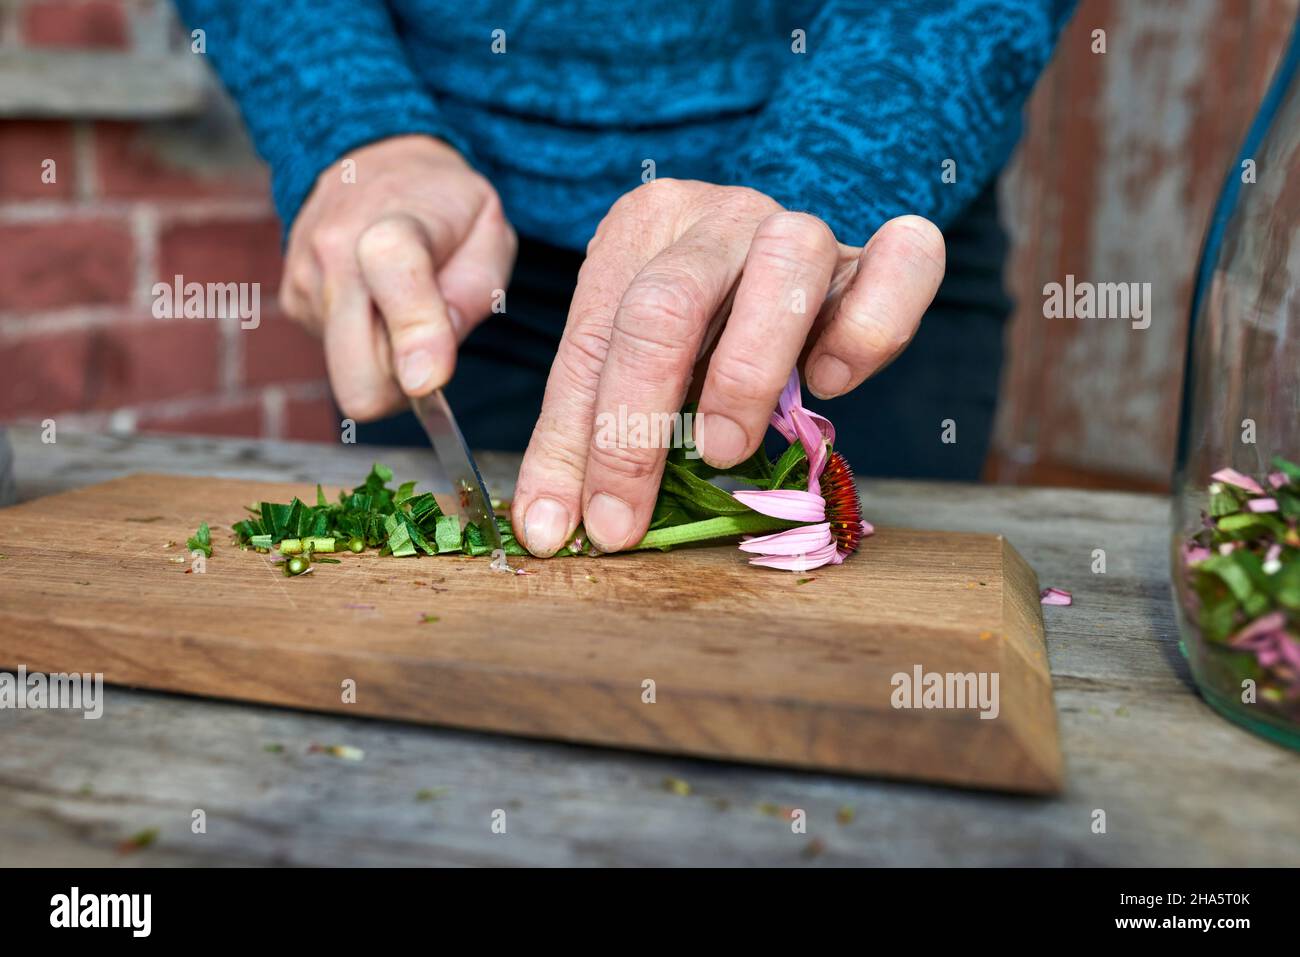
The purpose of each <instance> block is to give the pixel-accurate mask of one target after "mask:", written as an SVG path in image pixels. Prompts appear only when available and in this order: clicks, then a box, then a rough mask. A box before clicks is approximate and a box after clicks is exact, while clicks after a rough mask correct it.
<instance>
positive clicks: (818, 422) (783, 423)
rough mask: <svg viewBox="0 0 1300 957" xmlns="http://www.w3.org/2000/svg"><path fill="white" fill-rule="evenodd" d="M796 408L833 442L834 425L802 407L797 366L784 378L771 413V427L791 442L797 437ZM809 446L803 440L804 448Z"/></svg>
mask: <svg viewBox="0 0 1300 957" xmlns="http://www.w3.org/2000/svg"><path fill="white" fill-rule="evenodd" d="M796 409H797V410H799V411H800V412H802V413H803V414H804V415H805V416H807V417H808V418H809V419H810V420H812V423H813V426H814V427H815V428H816V429H817V431H819V432H820V433H821V434H822V438H824V439H825V440H826V441H827V442H829V443H831V445H834V444H835V426H834V425H832V424H831V420H830V419H828V418H826V416H824V415H818V414H817V413H816V412H812V411H810V410H808V409H805V408H804V405H803V394H802V393H801V392H800V391H799V370H798V369H797V368H796V369H792V370H791V371H790V378H789V379H787V380H786V383H785V388H784V389H782V390H781V397H780V398H779V399H778V400H777V403H776V411H775V412H773V413H772V428H774V429H776V430H777V431H778V432H780V433H781V434H782V435H783V436H785V440H786V441H787V442H793V441H794V440H795V439H796V438H797V437H798V433H797V432H796V430H795V420H794V412H795V410H796ZM809 447H810V443H809V442H804V449H805V450H807V449H808V448H809Z"/></svg>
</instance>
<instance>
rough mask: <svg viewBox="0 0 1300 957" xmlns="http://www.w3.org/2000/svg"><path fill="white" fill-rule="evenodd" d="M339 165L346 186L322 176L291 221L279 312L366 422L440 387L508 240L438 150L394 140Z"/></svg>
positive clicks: (466, 170) (478, 317)
mask: <svg viewBox="0 0 1300 957" xmlns="http://www.w3.org/2000/svg"><path fill="white" fill-rule="evenodd" d="M348 158H349V159H352V160H355V162H356V167H355V177H348V178H349V179H354V180H355V181H352V182H349V181H347V179H345V177H344V175H343V170H342V166H341V165H340V164H339V163H335V164H334V165H332V166H330V167H329V168H328V169H326V170H325V171H324V172H323V173H321V174H320V177H319V178H318V179H317V181H316V185H315V188H314V189H313V190H312V193H311V195H310V196H309V197H308V198H307V201H306V202H305V203H304V204H303V207H302V210H301V211H300V212H299V214H298V218H297V219H296V220H295V221H294V224H293V228H292V230H291V231H290V234H289V248H288V251H287V253H286V255H285V263H284V280H283V282H282V283H281V285H280V304H281V307H282V308H283V309H284V311H285V312H286V313H287V314H288V315H289V316H290V317H291V318H293V319H296V320H298V321H299V322H301V323H302V324H303V325H305V326H307V328H309V329H311V330H312V331H314V332H316V333H317V334H318V335H321V336H322V337H323V338H324V340H325V361H326V366H327V367H328V369H329V377H330V384H331V385H332V386H333V388H334V398H335V400H336V401H337V402H338V404H339V408H340V409H342V410H343V414H344V415H346V416H349V417H350V418H353V419H358V420H361V421H365V420H369V419H376V418H379V417H380V416H382V415H385V414H387V413H390V412H393V411H396V410H397V409H399V408H401V407H402V406H404V405H405V404H406V400H405V399H404V397H403V396H404V395H408V396H414V395H426V394H427V393H429V392H432V391H433V390H434V389H436V388H439V387H440V386H443V385H445V384H446V382H447V380H448V379H450V378H451V373H452V369H453V368H454V367H455V362H456V347H457V345H459V343H460V342H461V340H462V339H464V338H465V336H466V335H467V334H468V333H469V331H470V330H471V329H473V328H474V326H476V325H477V324H478V323H479V322H481V321H482V320H483V319H484V318H486V317H487V316H488V314H489V313H490V312H491V309H492V297H493V294H494V291H495V290H499V289H505V287H506V283H507V281H508V280H509V278H510V271H511V269H512V268H513V267H514V259H515V250H516V247H517V241H516V238H515V233H514V230H513V229H512V228H511V227H510V224H509V223H508V222H507V221H506V218H505V215H504V214H503V213H502V210H501V201H500V199H499V198H498V197H497V194H496V191H495V190H494V189H493V188H492V186H491V184H490V183H488V181H487V180H486V179H484V178H483V177H482V176H480V175H479V174H478V173H476V172H474V170H472V169H471V168H470V167H469V165H468V164H467V163H466V162H465V160H464V159H463V158H462V157H461V155H460V154H459V153H457V152H456V150H454V149H453V148H452V147H450V146H448V145H447V144H446V143H443V142H442V141H441V140H436V139H433V138H431V137H428V136H399V137H394V138H392V139H387V140H381V141H380V142H378V143H373V144H371V145H369V146H366V147H363V148H362V149H359V150H356V151H354V152H353V153H350V154H348ZM399 383H400V388H399Z"/></svg>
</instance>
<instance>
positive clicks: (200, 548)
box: [185, 522, 212, 558]
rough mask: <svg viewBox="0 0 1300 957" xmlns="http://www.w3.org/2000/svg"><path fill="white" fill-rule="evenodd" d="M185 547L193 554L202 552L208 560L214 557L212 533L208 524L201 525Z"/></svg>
mask: <svg viewBox="0 0 1300 957" xmlns="http://www.w3.org/2000/svg"><path fill="white" fill-rule="evenodd" d="M185 547H186V548H187V549H189V550H190V551H191V552H202V553H203V554H204V556H205V557H207V558H211V557H212V532H211V531H209V530H208V523H207V522H203V523H202V524H201V525H199V529H198V531H197V532H195V533H194V534H193V535H191V536H190V537H189V538H188V539H186V540H185Z"/></svg>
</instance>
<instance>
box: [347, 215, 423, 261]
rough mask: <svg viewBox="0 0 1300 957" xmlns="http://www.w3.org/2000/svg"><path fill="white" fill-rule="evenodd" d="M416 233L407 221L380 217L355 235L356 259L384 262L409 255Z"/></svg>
mask: <svg viewBox="0 0 1300 957" xmlns="http://www.w3.org/2000/svg"><path fill="white" fill-rule="evenodd" d="M416 235H417V234H416V232H415V230H414V228H413V227H412V225H411V223H410V222H409V221H405V220H402V219H397V218H386V219H380V220H378V221H376V222H373V223H371V224H370V225H369V226H367V227H366V228H365V229H363V230H362V231H361V235H360V236H358V237H357V259H358V260H360V261H361V262H363V263H386V262H392V261H393V260H394V259H395V258H399V257H406V256H409V254H410V250H411V248H412V244H413V242H414V241H415V240H416Z"/></svg>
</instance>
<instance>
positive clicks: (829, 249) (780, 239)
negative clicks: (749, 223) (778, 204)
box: [754, 210, 839, 262]
mask: <svg viewBox="0 0 1300 957" xmlns="http://www.w3.org/2000/svg"><path fill="white" fill-rule="evenodd" d="M754 242H755V244H757V245H758V246H759V247H760V250H761V251H762V252H763V253H764V254H768V255H777V256H778V257H779V258H780V259H782V260H784V261H786V262H789V261H794V262H804V261H807V260H823V259H825V260H832V259H833V258H834V257H835V256H836V255H837V254H838V252H839V244H838V243H837V242H836V241H835V234H834V233H832V232H831V228H830V227H829V226H827V225H826V223H824V222H823V221H822V220H820V219H818V218H817V217H816V216H811V215H809V214H808V213H793V212H789V211H786V210H783V211H781V212H779V213H773V214H772V215H770V216H768V217H767V218H766V219H764V220H763V221H762V222H761V223H759V224H758V229H756V230H755V231H754Z"/></svg>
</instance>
